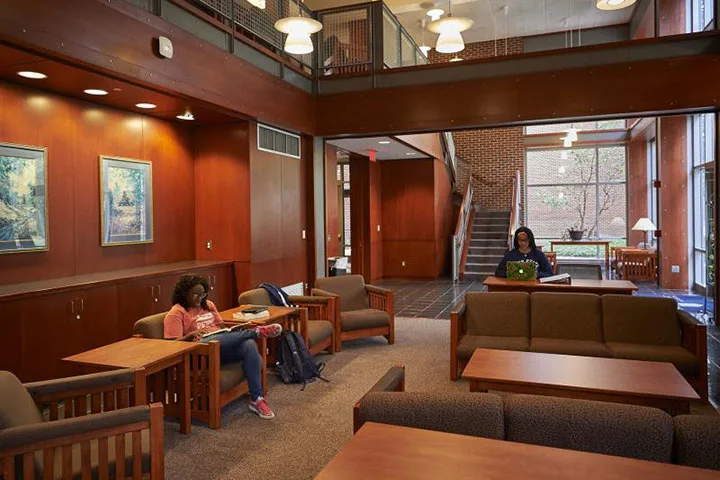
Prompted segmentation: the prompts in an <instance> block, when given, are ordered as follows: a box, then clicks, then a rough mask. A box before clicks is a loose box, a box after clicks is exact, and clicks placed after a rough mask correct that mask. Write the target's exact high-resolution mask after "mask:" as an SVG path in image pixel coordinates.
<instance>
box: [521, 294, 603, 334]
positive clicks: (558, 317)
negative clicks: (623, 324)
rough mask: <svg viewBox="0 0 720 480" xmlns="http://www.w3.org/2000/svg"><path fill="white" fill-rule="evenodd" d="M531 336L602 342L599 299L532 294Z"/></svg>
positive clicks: (590, 295) (586, 295) (567, 295)
mask: <svg viewBox="0 0 720 480" xmlns="http://www.w3.org/2000/svg"><path fill="white" fill-rule="evenodd" d="M530 336H531V337H532V338H536V337H542V338H561V339H566V340H589V341H594V342H602V340H603V336H602V310H601V303H600V296H599V295H594V294H590V293H548V292H538V293H533V294H532V295H530Z"/></svg>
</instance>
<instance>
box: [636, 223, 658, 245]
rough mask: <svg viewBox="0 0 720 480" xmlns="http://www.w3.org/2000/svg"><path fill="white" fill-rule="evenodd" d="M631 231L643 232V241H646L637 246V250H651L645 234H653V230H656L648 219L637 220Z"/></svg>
mask: <svg viewBox="0 0 720 480" xmlns="http://www.w3.org/2000/svg"><path fill="white" fill-rule="evenodd" d="M632 230H635V231H640V232H645V240H648V241H647V242H640V243H639V244H638V248H643V249H645V250H649V249H650V248H652V243H651V242H650V241H649V239H648V235H647V232H654V231H655V230H657V228H655V224H653V222H652V221H650V219H649V218H644V217H643V218H641V219H640V220H638V221H637V222H636V223H635V225H634V226H633V227H632Z"/></svg>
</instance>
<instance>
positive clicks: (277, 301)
mask: <svg viewBox="0 0 720 480" xmlns="http://www.w3.org/2000/svg"><path fill="white" fill-rule="evenodd" d="M257 288H262V289H264V290H265V291H266V292H267V294H268V297H270V303H272V304H273V305H275V306H276V307H289V306H290V297H288V295H287V293H285V292H284V291H283V290H282V288H278V287H276V286H275V285H273V284H272V283H261V284H260V285H258V286H257Z"/></svg>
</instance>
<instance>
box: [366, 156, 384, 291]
mask: <svg viewBox="0 0 720 480" xmlns="http://www.w3.org/2000/svg"><path fill="white" fill-rule="evenodd" d="M368 221H369V222H370V280H371V281H372V280H376V279H378V278H382V277H383V229H382V223H383V218H382V168H381V167H380V164H379V163H377V162H370V218H369V219H368ZM378 229H379V231H378Z"/></svg>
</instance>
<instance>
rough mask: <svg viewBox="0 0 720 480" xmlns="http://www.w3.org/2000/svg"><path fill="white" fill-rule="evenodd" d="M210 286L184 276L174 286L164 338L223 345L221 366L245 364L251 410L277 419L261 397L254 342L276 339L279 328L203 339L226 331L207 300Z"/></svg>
mask: <svg viewBox="0 0 720 480" xmlns="http://www.w3.org/2000/svg"><path fill="white" fill-rule="evenodd" d="M208 290H209V285H208V281H207V280H206V279H204V278H202V277H197V276H194V275H184V276H182V277H180V279H179V280H178V282H177V283H176V284H175V290H174V291H173V296H172V301H173V304H174V305H173V307H172V308H171V309H170V311H169V312H168V314H167V315H166V316H165V320H164V330H165V334H164V336H165V338H167V339H178V338H179V339H180V340H186V341H194V342H203V343H207V342H209V341H210V340H217V341H218V342H220V364H221V365H224V364H226V363H237V362H242V368H243V372H244V373H245V378H246V379H247V382H248V386H249V390H250V403H249V404H248V408H250V410H251V411H253V412H255V413H257V414H258V415H259V416H260V418H264V419H270V418H274V417H275V414H274V413H273V411H272V410H270V407H268V405H267V402H266V401H265V399H264V398H263V396H262V373H261V369H262V357H261V356H260V352H258V348H257V343H256V342H255V339H256V338H258V337H265V338H271V337H277V336H278V335H280V332H282V327H281V326H280V325H278V324H275V323H274V324H270V325H265V326H262V327H256V328H253V329H250V330H234V331H232V332H221V333H218V334H217V335H212V336H209V337H205V338H203V335H206V334H208V333H211V332H214V331H216V330H219V329H221V328H223V327H224V326H225V325H224V324H223V321H222V319H221V318H220V314H219V313H218V311H217V308H216V307H215V304H213V302H211V301H210V300H208V299H207V296H208Z"/></svg>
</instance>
